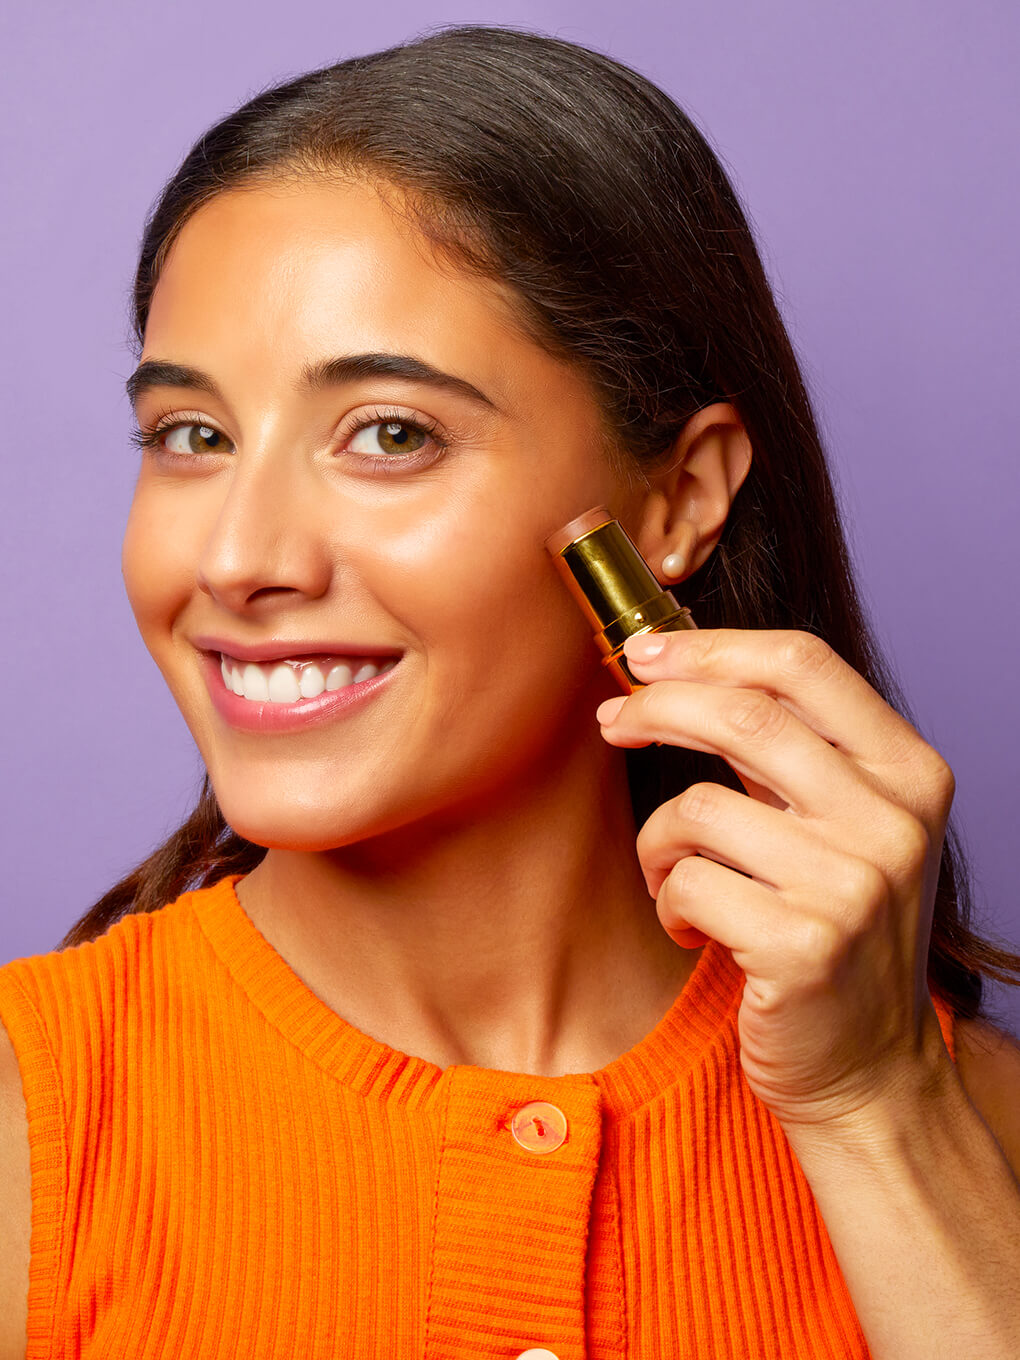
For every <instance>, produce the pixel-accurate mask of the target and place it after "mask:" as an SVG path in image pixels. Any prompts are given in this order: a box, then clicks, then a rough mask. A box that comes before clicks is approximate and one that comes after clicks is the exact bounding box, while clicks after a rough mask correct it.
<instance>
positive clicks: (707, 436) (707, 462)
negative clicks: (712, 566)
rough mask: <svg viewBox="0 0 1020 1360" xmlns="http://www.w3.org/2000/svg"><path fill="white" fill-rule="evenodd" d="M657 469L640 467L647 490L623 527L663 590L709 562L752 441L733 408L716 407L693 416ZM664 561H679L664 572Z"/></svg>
mask: <svg viewBox="0 0 1020 1360" xmlns="http://www.w3.org/2000/svg"><path fill="white" fill-rule="evenodd" d="M656 466H657V467H659V468H660V469H661V470H659V471H656V470H654V469H651V468H645V470H644V471H645V477H646V480H647V484H648V485H647V489H646V490H645V491H644V492H643V493H642V495H641V497H640V503H639V504H638V505H637V506H636V507H635V510H634V513H633V517H632V519H631V524H630V525H627V526H625V527H627V530H628V532H629V533H630V534H631V537H632V538H633V539H634V542H635V543H636V544H637V546H638V549H639V551H640V552H641V554H642V556H643V557H644V558H645V559H646V560H647V561H648V563H649V564H650V566H651V568H652V570H653V571H654V572H655V575H656V576H657V578H658V579H659V581H660V582H661V583H662V584H663V585H665V586H666V587H667V588H668V587H669V586H670V585H675V584H676V583H677V582H678V581H682V580H685V579H686V578H687V577H688V576H690V575H692V573H694V572H695V571H697V570H698V568H699V567H700V566H701V565H702V563H703V562H705V561H706V559H707V558H708V557H709V555H710V554H711V552H712V549H713V548H714V547H715V545H716V544H717V543H718V542H719V539H720V537H721V535H722V531H723V527H724V525H725V523H726V517H727V515H728V514H729V512H730V507H731V505H732V504H733V500H734V497H735V496H736V494H737V492H738V491H739V490H740V487H741V486H742V485H743V482H744V478H745V477H746V476H747V474H748V472H749V471H750V468H751V441H750V439H749V438H748V434H747V431H746V430H745V429H744V425H743V422H742V421H741V419H740V416H739V415H738V414H737V411H736V408H735V407H733V406H732V405H731V404H730V403H729V402H715V403H713V405H711V406H706V407H704V408H703V409H702V410H700V411H698V412H697V413H696V414H695V415H693V416H692V417H691V419H690V420H689V421H688V422H687V424H686V425H685V426H684V428H683V430H682V431H681V432H680V434H679V435H678V436H677V438H676V439H675V440H674V441H673V444H672V445H671V447H670V449H669V452H668V453H666V454H663V456H662V459H661V463H660V464H657V465H656ZM666 557H673V558H674V563H675V561H676V559H680V561H681V562H682V566H681V568H680V570H679V571H670V572H664V571H663V569H662V563H663V559H664V558H666Z"/></svg>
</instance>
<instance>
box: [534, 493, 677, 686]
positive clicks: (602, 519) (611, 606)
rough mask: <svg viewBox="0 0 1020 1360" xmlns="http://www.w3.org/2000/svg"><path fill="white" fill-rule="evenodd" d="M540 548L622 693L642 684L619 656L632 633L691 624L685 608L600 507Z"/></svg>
mask: <svg viewBox="0 0 1020 1360" xmlns="http://www.w3.org/2000/svg"><path fill="white" fill-rule="evenodd" d="M545 546H546V547H547V548H548V550H549V552H550V553H551V554H552V557H553V561H554V562H555V564H556V566H557V568H558V569H559V572H560V575H561V576H562V577H563V579H564V581H565V582H566V583H567V588H568V589H569V591H570V593H571V595H573V597H574V599H575V600H576V601H577V603H578V604H579V605H580V607H581V611H582V613H583V614H584V615H585V617H586V618H587V619H588V620H589V621H590V622H591V624H592V626H593V627H594V630H595V641H596V643H597V644H598V647H599V650H600V651H601V652H602V664H603V665H604V666H608V667H609V669H610V670H611V671H612V673H613V674H614V675H615V676H616V678H617V679H618V680H619V682H620V684H621V686H622V687H623V689H624V691H625V692H626V693H628V694H629V693H632V692H633V691H634V690H636V689H640V688H641V687H642V685H643V682H642V681H641V680H636V679H635V678H634V676H633V675H632V674H631V672H630V667H629V666H628V665H627V658H626V657H625V656H624V654H623V644H624V642H625V641H626V640H627V638H629V637H633V636H634V634H635V633H666V632H674V631H678V630H679V629H681V628H697V626H698V625H697V624H696V623H695V622H694V620H693V619H692V618H691V611H690V610H689V609H688V608H686V606H684V605H682V604H680V603H679V601H678V600H677V599H676V597H675V596H674V595H672V594H671V593H670V591H668V590H664V589H663V588H662V586H660V585H659V583H658V581H657V580H656V579H655V574H654V572H653V571H652V569H651V567H650V566H649V565H648V563H647V562H646V561H645V559H644V558H643V557H642V556H641V554H640V553H639V552H638V550H637V547H636V546H635V544H634V542H633V540H632V539H631V538H630V536H629V535H628V534H627V532H626V531H625V529H624V527H623V525H622V524H621V523H620V521H619V520H616V519H613V517H612V515H611V514H610V513H609V511H608V510H607V509H606V507H605V506H604V505H597V506H595V508H594V509H592V510H588V511H586V512H585V514H583V515H578V517H577V519H572V520H571V521H570V523H569V524H565V525H564V526H563V528H562V529H559V530H557V532H556V533H554V534H550V535H549V537H548V538H547V539H546V541H545Z"/></svg>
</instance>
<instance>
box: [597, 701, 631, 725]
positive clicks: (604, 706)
mask: <svg viewBox="0 0 1020 1360" xmlns="http://www.w3.org/2000/svg"><path fill="white" fill-rule="evenodd" d="M626 702H627V696H626V695H625V694H621V695H620V697H619V698H618V699H603V701H602V703H600V704H599V706H598V708H597V709H596V710H595V716H596V718H598V720H599V722H600V723H601V724H602V726H603V727H607V726H608V725H609V724H610V723H611V722H613V721H614V719H615V718H616V715H617V714H618V713H619V711H620V709H621V708H622V707H623V706H624V704H625V703H626Z"/></svg>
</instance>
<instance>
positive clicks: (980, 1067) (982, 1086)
mask: <svg viewBox="0 0 1020 1360" xmlns="http://www.w3.org/2000/svg"><path fill="white" fill-rule="evenodd" d="M953 1038H954V1044H955V1048H956V1070H957V1072H958V1073H959V1075H960V1080H961V1081H962V1083H963V1088H964V1090H965V1091H966V1092H967V1095H968V1097H969V1098H970V1102H971V1104H972V1105H973V1106H974V1107H975V1109H976V1110H977V1111H978V1113H979V1114H980V1115H981V1117H982V1119H983V1120H984V1121H985V1123H986V1124H987V1125H988V1127H989V1128H990V1129H991V1131H992V1133H994V1134H995V1137H996V1139H997V1140H998V1142H999V1146H1000V1147H1001V1148H1002V1150H1003V1152H1004V1153H1005V1154H1006V1160H1007V1161H1008V1162H1009V1164H1010V1166H1012V1168H1013V1170H1014V1172H1015V1173H1016V1175H1017V1176H1018V1177H1020V1044H1018V1043H1017V1041H1016V1040H1015V1039H1014V1038H1013V1037H1012V1036H1011V1035H1009V1034H1007V1033H1006V1032H1005V1031H1004V1030H1001V1029H999V1028H997V1026H995V1025H992V1024H990V1023H989V1022H988V1021H987V1020H956V1021H955V1022H954V1025H953Z"/></svg>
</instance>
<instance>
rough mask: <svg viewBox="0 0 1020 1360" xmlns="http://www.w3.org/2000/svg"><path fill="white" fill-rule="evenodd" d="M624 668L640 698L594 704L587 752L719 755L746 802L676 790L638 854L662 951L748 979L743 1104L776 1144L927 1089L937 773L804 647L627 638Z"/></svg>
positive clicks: (938, 827)
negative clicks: (721, 953) (718, 947)
mask: <svg viewBox="0 0 1020 1360" xmlns="http://www.w3.org/2000/svg"><path fill="white" fill-rule="evenodd" d="M656 647H658V648H659V651H658V654H657V655H655V656H654V657H652V658H651V659H646V660H642V657H643V656H647V653H648V652H649V651H650V650H651V649H653V648H656ZM625 652H626V656H627V659H628V662H629V664H630V665H631V667H632V669H633V671H634V674H635V676H637V677H638V678H639V679H641V680H642V681H644V682H645V688H643V689H640V690H637V691H636V692H635V693H633V694H631V695H628V696H625V697H621V698H618V699H609V700H607V701H606V702H605V703H603V704H602V705H600V707H599V710H598V718H599V721H600V722H601V723H602V735H603V736H604V737H605V739H606V740H607V741H608V742H611V743H612V744H613V745H614V746H647V745H649V744H650V743H651V742H653V741H662V742H666V743H668V744H670V745H673V746H685V747H688V748H689V749H692V750H697V751H708V752H711V753H713V754H715V755H720V756H722V757H723V758H724V759H725V760H726V761H727V763H728V764H729V765H731V766H732V768H733V769H734V770H735V772H736V773H737V775H738V776H739V778H740V780H741V783H742V784H743V785H744V788H745V789H746V790H747V794H748V795H749V796H745V795H744V794H741V793H738V792H737V791H736V790H734V789H728V788H726V787H724V786H722V785H719V784H709V783H701V784H694V785H692V786H691V787H690V788H688V789H686V790H685V791H684V792H683V793H681V794H680V795H679V797H676V798H671V799H670V800H669V801H668V802H666V803H664V804H663V805H662V806H661V807H659V808H657V809H656V811H655V812H653V813H652V815H651V817H649V819H648V821H647V822H646V823H645V825H644V826H643V827H642V829H641V831H640V833H639V835H638V838H637V852H638V857H639V859H640V861H641V866H642V869H643V871H644V875H645V880H646V882H647V884H648V890H649V892H650V893H651V895H652V896H653V897H654V898H655V899H656V911H657V912H658V915H659V919H660V921H661V922H662V925H663V927H664V929H665V930H666V932H667V934H669V935H670V936H671V938H673V939H674V940H676V942H677V943H678V944H680V945H682V946H685V947H687V948H697V947H698V946H700V945H702V944H704V943H705V942H706V940H707V938H708V937H712V938H713V939H715V940H718V941H719V942H720V943H721V944H723V945H725V947H726V948H727V949H729V950H730V951H731V953H732V955H733V959H734V961H735V962H736V964H737V965H738V967H739V968H741V970H742V971H743V972H744V974H745V975H746V979H747V983H746V986H745V988H744V993H743V999H742V1002H741V1006H740V1012H739V1017H738V1032H739V1037H740V1049H741V1053H740V1060H741V1066H742V1067H743V1070H744V1073H745V1076H746V1078H747V1081H748V1083H749V1084H750V1087H751V1089H752V1090H753V1091H754V1093H755V1094H756V1095H757V1096H758V1097H759V1099H760V1100H762V1101H763V1103H764V1104H765V1105H766V1106H768V1108H769V1109H770V1110H771V1111H772V1112H773V1114H774V1115H775V1116H776V1118H777V1119H778V1120H779V1121H780V1123H781V1124H782V1125H783V1126H784V1127H791V1126H794V1125H803V1124H811V1125H817V1124H828V1123H832V1124H834V1125H836V1124H840V1123H845V1122H851V1123H852V1122H853V1120H854V1118H855V1116H856V1115H858V1114H859V1113H861V1112H865V1111H866V1110H867V1108H868V1107H869V1106H870V1105H871V1104H872V1102H875V1101H881V1100H882V1099H884V1098H886V1097H889V1096H892V1097H893V1098H895V1097H896V1095H897V1093H898V1092H900V1091H901V1090H902V1091H903V1092H910V1093H913V1092H914V1091H915V1090H917V1089H919V1084H920V1085H921V1086H923V1085H924V1084H925V1083H927V1082H930V1081H931V1080H932V1078H933V1075H934V1073H933V1068H932V1064H933V1063H934V1064H936V1066H937V1065H938V1064H939V1063H940V1062H942V1061H946V1062H948V1055H946V1054H945V1049H944V1045H943V1044H942V1039H941V1033H940V1031H939V1027H938V1017H937V1016H936V1014H935V1010H934V1007H933V1006H932V1004H931V998H930V996H929V992H928V985H927V978H926V973H927V958H928V943H929V938H930V935H931V924H932V912H933V907H934V900H935V888H936V884H937V882H938V874H939V865H940V860H941V854H942V842H943V838H944V836H945V827H946V821H947V818H948V816H949V809H950V806H951V804H952V801H953V794H954V790H955V781H954V779H953V774H952V771H951V770H950V768H949V766H948V765H947V764H946V762H945V760H944V759H943V758H942V757H941V756H940V755H939V753H938V752H937V751H936V750H934V749H933V748H932V747H931V746H929V745H928V744H927V742H925V741H924V740H923V738H922V737H921V736H919V734H918V733H917V732H916V731H915V729H914V728H913V727H911V726H910V724H909V723H908V722H907V721H906V720H905V719H904V718H902V717H900V715H899V714H898V713H896V712H894V710H893V709H892V708H890V707H889V705H888V704H887V703H886V702H885V700H884V699H882V698H881V696H880V695H878V694H877V693H876V692H875V690H874V689H872V687H871V686H870V685H869V684H868V683H867V681H865V680H864V679H863V677H862V676H860V675H859V674H858V673H857V672H856V671H855V670H854V669H853V668H852V667H851V666H849V665H847V664H846V662H844V661H843V660H842V658H841V657H839V656H838V655H837V654H836V652H834V651H833V650H832V648H831V647H829V646H828V645H827V644H826V643H824V642H823V641H821V640H820V639H819V638H817V637H815V636H814V635H812V634H810V633H805V632H796V631H764V630H763V631H751V630H744V629H730V628H717V629H698V630H697V631H689V632H676V633H656V634H651V635H649V634H645V635H642V636H639V637H634V638H629V639H628V640H627V643H626V645H625Z"/></svg>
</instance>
